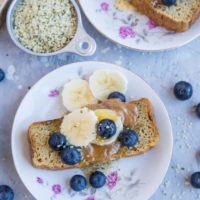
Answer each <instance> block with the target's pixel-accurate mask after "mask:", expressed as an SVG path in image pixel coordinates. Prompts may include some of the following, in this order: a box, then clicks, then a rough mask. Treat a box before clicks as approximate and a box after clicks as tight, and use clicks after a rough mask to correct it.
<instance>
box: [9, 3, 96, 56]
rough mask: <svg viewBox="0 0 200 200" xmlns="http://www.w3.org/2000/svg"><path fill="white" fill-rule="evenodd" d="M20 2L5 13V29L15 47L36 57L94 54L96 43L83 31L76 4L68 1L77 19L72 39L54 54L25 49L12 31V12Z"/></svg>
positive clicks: (12, 5) (12, 4) (13, 4)
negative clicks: (63, 54) (62, 54)
mask: <svg viewBox="0 0 200 200" xmlns="http://www.w3.org/2000/svg"><path fill="white" fill-rule="evenodd" d="M21 1H22V0H14V1H13V2H12V3H11V5H10V7H9V10H8V13H7V20H6V21H7V29H8V33H9V35H10V37H11V39H12V41H13V42H14V43H15V45H16V46H18V47H19V48H20V49H22V50H23V51H25V52H27V53H29V54H33V55H36V56H52V55H57V54H60V53H67V52H71V53H75V54H78V55H81V56H91V55H92V54H94V52H95V51H96V42H95V40H94V39H93V38H92V37H91V36H90V35H88V33H87V32H86V31H85V29H84V27H83V24H82V17H81V13H80V10H79V7H78V5H77V3H76V1H75V0H70V1H71V3H72V4H73V6H74V8H75V10H76V14H77V18H78V20H77V21H78V24H77V30H76V34H75V36H74V38H73V39H72V40H71V41H70V42H69V43H68V44H67V45H66V46H65V47H63V48H62V49H60V50H58V51H55V52H51V53H36V52H33V51H31V50H29V49H27V48H25V47H24V46H23V45H22V44H21V43H20V42H19V41H18V39H17V37H16V35H15V33H14V30H13V14H14V11H15V9H16V6H17V5H18V4H19V3H20V2H21Z"/></svg>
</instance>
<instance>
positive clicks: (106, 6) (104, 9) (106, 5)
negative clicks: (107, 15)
mask: <svg viewBox="0 0 200 200" xmlns="http://www.w3.org/2000/svg"><path fill="white" fill-rule="evenodd" d="M108 9H109V4H108V3H106V2H102V3H101V10H103V11H108Z"/></svg>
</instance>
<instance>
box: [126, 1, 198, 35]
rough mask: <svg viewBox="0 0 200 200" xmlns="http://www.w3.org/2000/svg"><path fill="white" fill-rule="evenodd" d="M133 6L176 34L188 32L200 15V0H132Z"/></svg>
mask: <svg viewBox="0 0 200 200" xmlns="http://www.w3.org/2000/svg"><path fill="white" fill-rule="evenodd" d="M124 1H126V0H124ZM132 4H133V6H134V7H135V8H136V9H137V10H138V11H140V12H142V13H143V14H145V15H146V16H148V17H149V18H150V19H152V20H153V21H154V22H155V23H156V24H158V25H160V26H163V27H165V28H167V29H170V30H173V31H176V32H183V31H186V30H188V29H189V28H190V26H191V25H192V24H193V23H194V22H195V20H196V19H197V18H198V16H199V14H200V0H132Z"/></svg>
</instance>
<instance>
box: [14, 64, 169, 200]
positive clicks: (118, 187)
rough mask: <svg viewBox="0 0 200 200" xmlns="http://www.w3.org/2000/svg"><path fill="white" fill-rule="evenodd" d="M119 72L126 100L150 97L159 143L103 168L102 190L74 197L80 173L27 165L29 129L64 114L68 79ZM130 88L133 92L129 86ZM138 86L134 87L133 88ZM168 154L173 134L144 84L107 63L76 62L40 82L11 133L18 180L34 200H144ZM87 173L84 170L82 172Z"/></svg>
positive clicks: (160, 176)
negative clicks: (100, 71)
mask: <svg viewBox="0 0 200 200" xmlns="http://www.w3.org/2000/svg"><path fill="white" fill-rule="evenodd" d="M100 68H106V69H118V70H120V71H121V72H122V73H123V74H124V75H125V76H126V77H127V79H128V83H129V87H128V91H127V94H126V96H127V98H129V100H131V99H138V98H141V97H147V98H149V99H150V100H151V101H152V103H153V106H154V111H155V117H156V120H157V124H158V129H159V132H160V142H159V144H158V145H157V146H156V147H155V148H154V149H152V150H151V151H149V152H147V153H145V154H144V155H140V156H136V157H132V158H125V159H121V160H119V161H116V162H114V163H113V164H111V165H109V166H107V167H106V168H105V169H104V172H105V174H106V176H107V183H106V186H105V187H103V188H102V189H99V190H95V189H92V188H91V187H88V189H87V190H86V191H83V192H80V193H75V192H73V191H71V189H70V187H69V181H70V178H71V177H72V176H73V175H75V174H80V173H81V174H82V173H83V172H82V171H81V170H80V169H72V170H64V171H50V170H42V169H36V168H34V167H33V166H32V164H31V158H30V150H29V149H30V147H29V143H28V139H27V129H28V126H29V125H30V124H31V123H32V122H35V121H41V120H48V119H54V118H58V117H60V116H62V115H63V113H64V112H65V109H64V107H63V105H62V101H61V95H60V92H61V90H62V87H63V85H64V84H65V83H66V82H67V81H69V80H70V79H73V78H77V77H81V78H83V77H87V76H88V75H89V74H91V73H92V72H93V71H94V70H96V69H100ZM134 85H135V87H133V86H134ZM137 86H139V87H137ZM171 153H172V130H171V125H170V121H169V117H168V114H167V111H166V109H165V107H164V105H163V103H162V102H161V100H160V98H159V97H158V96H157V95H156V94H155V92H154V91H153V90H152V89H151V87H149V85H148V84H147V83H146V82H145V81H144V80H142V79H141V78H140V77H138V76H137V75H136V74H134V73H131V72H130V71H128V70H126V69H124V68H121V67H118V66H116V65H113V64H109V63H102V62H80V63H74V64H70V65H67V66H64V67H61V68H59V69H57V70H55V71H53V72H51V73H50V74H48V75H46V76H45V77H44V78H42V79H41V80H40V81H39V82H38V83H37V84H36V85H35V86H33V87H32V88H31V90H30V91H29V92H28V94H27V95H26V96H25V98H24V99H23V101H22V103H21V105H20V106H19V108H18V111H17V113H16V116H15V120H14V124H13V130H12V154H13V158H14V163H15V166H16V169H17V172H18V174H19V176H20V177H21V179H22V181H23V183H24V185H25V186H26V187H27V188H28V190H29V191H30V192H31V193H32V195H33V196H34V197H35V198H36V199H37V200H122V199H133V197H134V200H147V199H149V198H150V196H151V195H152V194H153V193H154V192H155V191H156V189H157V188H158V186H159V185H160V183H161V182H162V179H163V178H164V176H165V173H166V171H167V168H168V166H169V162H170V159H171ZM84 173H86V174H87V171H84Z"/></svg>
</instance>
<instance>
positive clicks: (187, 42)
mask: <svg viewBox="0 0 200 200" xmlns="http://www.w3.org/2000/svg"><path fill="white" fill-rule="evenodd" d="M77 1H78V4H79V6H80V7H81V10H82V12H83V13H84V15H85V17H86V18H87V20H88V21H89V23H90V24H91V25H92V26H93V27H94V28H95V29H96V31H98V32H99V33H100V34H101V35H102V36H104V37H105V38H107V39H108V40H109V41H111V42H113V43H114V44H117V45H121V46H123V47H125V48H127V49H130V50H135V51H138V52H165V51H170V50H173V49H177V48H180V47H183V46H185V45H187V44H189V43H190V42H192V41H193V40H196V39H197V38H198V37H200V31H199V33H197V34H195V36H194V37H192V38H190V39H188V40H186V41H185V42H182V43H180V44H178V45H173V46H172V47H168V48H160V49H138V48H136V47H131V46H128V45H125V44H122V43H121V42H120V41H116V40H114V39H113V38H112V37H111V36H108V35H107V34H105V33H104V32H102V31H101V30H100V29H99V28H98V26H96V25H95V24H94V23H92V21H91V19H90V17H89V16H88V14H87V12H85V9H83V5H82V3H81V0H77ZM187 31H188V30H187ZM183 33H184V32H183ZM177 34H181V33H178V32H177Z"/></svg>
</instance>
